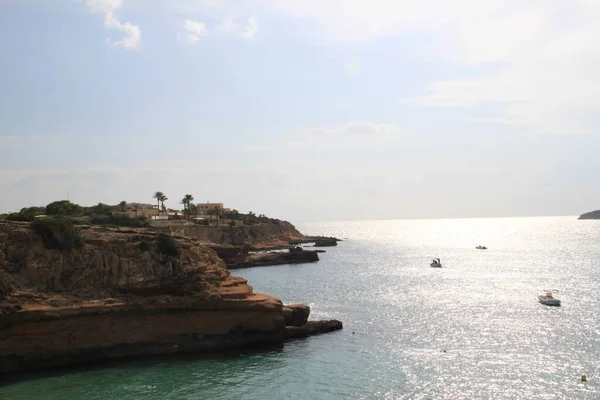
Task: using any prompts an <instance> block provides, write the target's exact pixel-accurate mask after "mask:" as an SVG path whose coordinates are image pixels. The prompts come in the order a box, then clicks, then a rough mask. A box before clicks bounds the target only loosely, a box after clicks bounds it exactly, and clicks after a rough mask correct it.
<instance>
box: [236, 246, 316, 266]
mask: <svg viewBox="0 0 600 400" xmlns="http://www.w3.org/2000/svg"><path fill="white" fill-rule="evenodd" d="M224 261H225V265H226V266H227V268H228V269H238V268H250V267H267V266H273V265H283V264H303V263H311V262H316V261H319V254H318V252H316V251H312V250H301V251H295V250H292V251H290V250H288V251H271V252H266V253H250V254H245V255H239V256H237V257H234V258H230V259H224Z"/></svg>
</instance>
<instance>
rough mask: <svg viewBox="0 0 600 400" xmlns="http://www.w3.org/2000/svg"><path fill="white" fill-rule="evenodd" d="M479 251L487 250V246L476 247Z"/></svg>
mask: <svg viewBox="0 0 600 400" xmlns="http://www.w3.org/2000/svg"><path fill="white" fill-rule="evenodd" d="M475 248H476V249H477V250H487V247H485V246H477V247H475Z"/></svg>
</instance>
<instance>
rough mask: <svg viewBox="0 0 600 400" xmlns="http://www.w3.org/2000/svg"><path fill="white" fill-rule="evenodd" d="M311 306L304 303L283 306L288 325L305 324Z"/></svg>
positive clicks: (284, 318)
mask: <svg viewBox="0 0 600 400" xmlns="http://www.w3.org/2000/svg"><path fill="white" fill-rule="evenodd" d="M309 315H310V307H309V306H307V305H304V304H290V305H286V306H284V307H283V320H284V321H285V325H286V326H303V325H305V324H306V323H307V322H308V316H309Z"/></svg>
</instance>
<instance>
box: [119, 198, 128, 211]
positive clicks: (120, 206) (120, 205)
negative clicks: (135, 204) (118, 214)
mask: <svg viewBox="0 0 600 400" xmlns="http://www.w3.org/2000/svg"><path fill="white" fill-rule="evenodd" d="M119 208H120V209H121V211H123V212H125V210H126V209H127V202H126V201H125V200H123V201H122V202H120V203H119Z"/></svg>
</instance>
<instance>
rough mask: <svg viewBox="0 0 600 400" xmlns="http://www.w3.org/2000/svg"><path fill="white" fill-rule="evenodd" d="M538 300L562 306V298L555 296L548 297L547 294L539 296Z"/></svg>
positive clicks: (542, 302) (544, 303)
mask: <svg viewBox="0 0 600 400" xmlns="http://www.w3.org/2000/svg"><path fill="white" fill-rule="evenodd" d="M538 301H539V302H540V303H541V304H543V305H545V306H554V307H558V306H560V300H559V299H555V298H548V297H546V296H538Z"/></svg>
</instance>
